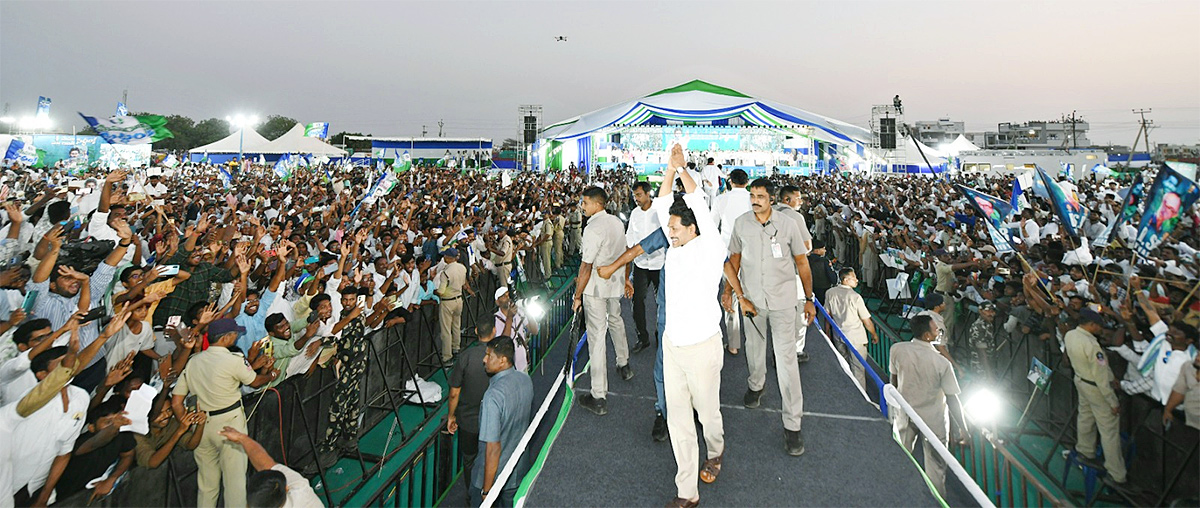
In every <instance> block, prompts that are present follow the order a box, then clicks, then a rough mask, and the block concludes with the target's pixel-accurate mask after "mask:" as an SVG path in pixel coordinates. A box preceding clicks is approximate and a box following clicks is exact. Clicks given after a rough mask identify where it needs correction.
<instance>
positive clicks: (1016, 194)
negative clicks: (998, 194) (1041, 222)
mask: <svg viewBox="0 0 1200 508" xmlns="http://www.w3.org/2000/svg"><path fill="white" fill-rule="evenodd" d="M1024 193H1025V187H1022V186H1021V178H1020V177H1017V179H1016V180H1013V190H1012V196H1011V197H1009V198H1008V205H1009V206H1011V207H1012V209H1013V211H1014V212H1017V213H1021V210H1023V209H1024V207H1023V206H1021V201H1022V198H1023V197H1024V195H1023V194H1024Z"/></svg>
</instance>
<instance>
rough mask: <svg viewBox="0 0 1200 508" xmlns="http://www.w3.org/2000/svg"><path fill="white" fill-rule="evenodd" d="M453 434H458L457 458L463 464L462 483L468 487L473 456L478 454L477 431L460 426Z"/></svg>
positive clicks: (472, 468) (473, 468)
mask: <svg viewBox="0 0 1200 508" xmlns="http://www.w3.org/2000/svg"><path fill="white" fill-rule="evenodd" d="M455 434H458V459H459V460H461V461H462V464H463V485H466V486H467V487H470V486H471V478H472V472H473V471H474V470H475V458H476V457H478V456H479V431H478V430H477V431H475V432H470V431H467V430H465V429H463V428H462V427H461V426H460V427H459V428H458V432H455ZM502 467H503V466H502ZM496 474H499V472H497V473H496ZM468 490H470V489H468ZM469 503H470V502H469V501H468V504H469Z"/></svg>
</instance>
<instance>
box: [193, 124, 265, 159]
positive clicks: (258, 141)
mask: <svg viewBox="0 0 1200 508" xmlns="http://www.w3.org/2000/svg"><path fill="white" fill-rule="evenodd" d="M241 136H242V131H240V130H239V131H234V132H233V134H230V135H228V136H226V137H224V138H222V139H219V140H217V141H213V142H212V143H209V144H207V145H204V146H198V147H196V148H193V149H191V150H188V152H190V153H238V152H239V151H240V152H242V153H254V154H258V153H263V152H262V150H261V148H262V147H263V146H264V145H266V144H267V143H270V142H269V141H267V138H264V137H263V136H262V134H259V133H258V132H257V131H255V130H254V129H247V130H246V137H245V138H242V137H241ZM239 147H240V150H239Z"/></svg>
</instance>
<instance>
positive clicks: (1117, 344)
mask: <svg viewBox="0 0 1200 508" xmlns="http://www.w3.org/2000/svg"><path fill="white" fill-rule="evenodd" d="M1148 173H1151V174H1149V175H1147V176H1148V177H1147V178H1146V179H1145V181H1147V182H1149V181H1153V178H1151V177H1152V176H1153V175H1152V173H1153V170H1148ZM1013 181H1014V177H1013V176H1009V175H993V176H989V175H980V174H976V175H961V176H957V177H952V178H950V179H940V178H939V179H934V178H903V177H900V178H876V179H871V180H853V179H842V178H829V177H818V178H812V179H803V180H800V181H798V182H797V185H799V186H800V188H801V192H802V194H803V195H804V196H805V201H806V206H805V209H806V210H807V213H810V214H811V217H812V223H813V224H814V235H815V236H816V237H817V238H819V239H822V240H824V241H827V242H828V244H829V245H830V246H831V247H832V248H831V249H830V253H829V254H830V257H831V258H832V259H835V260H837V262H838V264H840V265H842V266H844V267H853V268H855V269H857V274H856V273H852V272H849V271H848V270H847V271H846V272H843V273H842V274H840V277H839V278H840V282H841V283H842V286H843V287H847V286H848V287H853V286H855V285H857V284H862V285H863V286H864V287H863V288H861V289H860V291H859V292H861V293H863V294H869V295H872V296H874V297H875V298H879V299H882V300H887V299H889V298H891V299H898V300H901V301H902V302H903V303H904V304H913V305H914V308H911V309H910V308H907V307H906V306H895V307H893V308H895V309H896V312H897V313H899V314H902V315H904V316H905V317H909V318H912V321H911V322H912V323H913V325H912V326H910V329H911V333H912V335H913V336H914V337H915V339H914V342H916V338H919V336H920V335H921V333H920V327H919V326H916V324H915V323H916V319H920V317H921V316H929V320H928V321H929V322H930V323H931V325H932V328H933V330H932V332H931V333H932V335H933V339H931V340H932V344H934V345H935V347H936V349H937V350H938V351H939V353H940V354H941V356H942V357H943V358H944V359H945V360H947V361H948V362H949V363H950V364H951V365H952V366H953V369H954V372H955V373H956V374H957V376H958V378H959V379H963V378H965V379H966V383H967V384H970V385H971V386H972V388H973V389H975V390H976V391H978V390H979V389H982V388H990V389H991V390H993V391H995V392H998V393H999V394H1000V395H1001V396H1003V397H1004V398H1007V399H1009V400H1010V403H1012V404H1015V405H1016V408H1017V411H1014V414H1017V413H1019V409H1020V406H1021V405H1022V404H1023V403H1024V402H1025V400H1026V399H1027V398H1028V397H1029V396H1030V394H1031V393H1032V392H1033V391H1034V389H1035V386H1034V384H1031V383H1029V381H1027V379H1026V378H1027V376H1028V375H1029V372H1030V371H1031V369H1032V364H1033V363H1034V362H1035V361H1036V362H1037V364H1038V366H1039V367H1040V366H1045V367H1047V368H1049V369H1052V372H1053V373H1054V377H1053V378H1051V381H1053V382H1054V383H1057V384H1058V386H1057V387H1056V388H1055V389H1053V390H1050V394H1051V396H1050V397H1048V399H1047V400H1048V403H1047V404H1045V405H1044V406H1043V405H1041V404H1039V405H1038V406H1037V407H1039V408H1045V409H1043V410H1044V411H1045V412H1046V414H1047V416H1048V417H1049V419H1051V420H1054V421H1055V422H1054V425H1057V426H1059V428H1061V427H1070V426H1074V427H1075V432H1074V433H1071V434H1068V435H1069V436H1070V435H1073V438H1068V441H1066V442H1065V443H1063V444H1064V446H1065V447H1067V448H1068V449H1071V450H1073V452H1074V455H1077V456H1078V460H1079V461H1080V462H1081V463H1083V464H1085V465H1087V466H1088V467H1093V468H1094V469H1096V470H1098V471H1103V472H1105V473H1106V474H1105V481H1106V483H1107V484H1108V485H1110V486H1112V487H1113V488H1114V489H1115V490H1117V491H1119V495H1121V496H1123V497H1124V499H1126V500H1128V501H1130V502H1133V501H1138V500H1141V499H1144V498H1141V497H1138V495H1139V493H1142V494H1144V493H1146V492H1155V497H1152V498H1151V499H1157V496H1158V495H1160V494H1161V495H1164V496H1167V497H1168V498H1170V497H1171V496H1177V495H1180V493H1182V495H1184V496H1186V495H1187V494H1186V493H1188V492H1189V491H1190V492H1192V493H1193V494H1194V492H1195V488H1196V483H1195V481H1184V482H1183V483H1182V484H1180V485H1177V486H1176V489H1177V490H1176V492H1175V493H1168V492H1161V491H1162V490H1163V486H1165V485H1168V483H1169V482H1161V483H1160V482H1159V480H1160V479H1162V478H1164V477H1166V478H1169V477H1170V475H1172V474H1174V473H1175V471H1191V472H1192V473H1193V474H1191V475H1190V477H1191V478H1193V480H1194V477H1195V475H1194V473H1195V471H1196V465H1195V461H1194V460H1192V461H1191V462H1190V463H1188V462H1185V461H1184V459H1185V457H1186V452H1185V453H1184V455H1180V456H1178V457H1171V458H1169V459H1168V463H1172V464H1175V465H1173V466H1170V467H1167V468H1165V470H1164V469H1163V468H1161V467H1160V466H1158V465H1157V462H1158V461H1160V460H1163V457H1162V455H1161V454H1155V453H1147V452H1143V453H1141V454H1139V456H1138V458H1137V459H1138V460H1141V461H1143V462H1142V463H1143V464H1146V465H1150V464H1154V465H1155V466H1154V467H1150V466H1147V467H1144V468H1141V470H1142V471H1145V472H1146V473H1145V474H1143V475H1142V477H1141V478H1138V477H1137V475H1135V474H1130V473H1129V471H1131V470H1130V469H1129V468H1128V467H1127V466H1126V464H1125V459H1124V458H1125V456H1126V453H1125V451H1126V450H1128V449H1129V448H1130V447H1131V446H1136V444H1137V443H1139V442H1140V443H1143V445H1142V447H1141V449H1142V450H1148V449H1163V448H1162V447H1161V446H1160V445H1158V444H1157V443H1156V441H1158V440H1160V439H1166V440H1168V441H1170V442H1172V443H1174V444H1177V445H1178V446H1181V447H1182V448H1183V449H1184V450H1187V449H1189V447H1194V446H1195V444H1196V442H1197V439H1196V438H1197V434H1196V431H1195V429H1200V391H1198V390H1197V388H1196V386H1197V381H1198V379H1200V377H1198V376H1200V373H1198V369H1197V366H1196V365H1195V364H1194V361H1195V358H1196V345H1197V344H1196V341H1197V340H1200V339H1198V338H1197V333H1196V326H1197V324H1200V301H1198V300H1197V299H1196V295H1195V294H1194V290H1195V287H1196V280H1197V273H1200V272H1198V270H1200V258H1198V257H1197V253H1198V251H1197V247H1198V245H1200V244H1198V242H1200V230H1198V227H1197V226H1198V225H1200V216H1198V215H1197V211H1196V209H1195V208H1194V207H1193V209H1191V210H1183V211H1182V213H1181V214H1180V222H1179V223H1178V224H1177V225H1176V227H1175V228H1174V229H1173V230H1172V231H1170V232H1169V234H1168V235H1167V237H1166V238H1165V241H1164V242H1163V243H1162V244H1161V245H1160V246H1159V247H1158V248H1157V249H1156V250H1154V251H1153V252H1152V253H1151V255H1150V256H1146V257H1139V256H1136V255H1135V254H1134V251H1133V249H1132V245H1133V244H1134V242H1135V241H1136V236H1137V230H1138V224H1139V220H1140V215H1135V216H1134V217H1133V219H1132V220H1126V221H1123V222H1122V223H1120V224H1119V226H1120V227H1116V228H1114V229H1115V231H1113V234H1112V236H1113V239H1112V242H1111V245H1109V246H1108V247H1107V248H1103V247H1099V246H1096V243H1097V241H1098V240H1103V235H1105V232H1106V231H1108V230H1109V226H1111V225H1113V223H1114V221H1116V220H1118V218H1119V217H1120V216H1121V214H1122V209H1123V208H1124V206H1125V205H1124V203H1123V197H1124V196H1125V194H1123V193H1122V192H1121V190H1122V188H1123V187H1127V186H1128V185H1129V184H1128V183H1124V184H1122V183H1119V182H1117V181H1116V180H1114V179H1104V180H1101V179H1087V180H1081V181H1078V182H1074V181H1069V180H1066V179H1063V180H1062V181H1061V182H1060V185H1062V186H1063V187H1065V188H1067V189H1069V190H1070V191H1073V192H1075V193H1076V195H1077V196H1078V199H1079V202H1080V204H1081V205H1082V206H1083V207H1084V208H1085V209H1086V210H1087V211H1088V214H1087V218H1086V219H1085V220H1084V222H1083V224H1082V226H1081V227H1080V228H1078V234H1079V237H1078V238H1076V237H1074V236H1072V235H1071V234H1070V232H1069V231H1068V230H1067V228H1065V227H1064V226H1063V225H1062V221H1061V220H1060V219H1059V217H1058V216H1057V215H1056V214H1055V212H1054V208H1053V207H1052V205H1051V201H1050V200H1049V199H1048V196H1042V197H1041V198H1039V197H1035V196H1033V193H1027V194H1025V196H1026V197H1024V198H1021V199H1019V200H1016V201H1017V203H1018V205H1019V206H1020V207H1021V208H1020V209H1019V210H1018V211H1017V213H1015V214H1014V217H1013V219H1012V220H1011V222H1010V223H1009V224H1007V225H1006V226H1007V230H1008V231H1006V232H1005V233H1006V234H1009V235H1011V245H1012V246H1013V247H1014V249H1015V251H1016V252H1013V253H1003V252H1001V253H1000V254H997V249H996V246H995V245H994V244H993V242H992V240H991V237H990V236H989V233H988V231H987V229H986V227H985V225H984V221H983V220H977V217H975V216H974V214H973V213H972V212H971V211H970V207H969V206H968V205H967V204H966V198H965V197H964V196H963V195H962V194H961V193H960V192H958V191H956V190H955V187H954V185H955V184H958V185H962V186H966V187H971V188H974V189H978V190H980V191H981V192H984V193H988V194H991V195H993V196H998V197H1000V198H1001V199H1004V200H1006V201H1007V200H1008V198H1009V196H1010V195H1011V194H1012V192H1013ZM1027 192H1028V191H1027ZM914 281H927V282H926V283H925V284H919V283H917V284H914ZM902 286H903V287H902ZM907 290H911V296H910V294H909V292H906V291H907ZM826 303H827V307H829V308H830V312H831V314H832V313H834V311H833V307H834V306H835V303H836V302H835V301H834V300H833V299H832V295H831V300H830V301H828V302H826ZM922 309H923V310H922ZM835 320H837V321H839V324H840V323H843V322H844V323H846V325H844V326H843V329H855V330H859V331H861V330H863V328H864V327H863V326H861V325H858V323H859V322H861V323H865V324H866V326H867V327H871V326H872V324H871V319H870V314H869V313H868V312H867V311H866V309H865V308H859V309H857V311H856V313H855V314H853V315H852V316H849V317H846V318H844V319H836V316H835ZM868 331H871V332H872V335H873V336H874V337H873V338H872V342H878V340H879V339H878V334H875V333H873V332H874V330H873V329H870V330H868ZM847 335H848V336H849V337H857V340H855V339H854V338H852V339H851V340H852V341H855V342H857V344H856V346H858V347H859V348H860V352H861V353H862V354H863V355H864V356H866V355H867V353H868V352H871V353H874V356H875V357H876V360H878V361H879V364H880V365H887V364H888V362H887V361H886V360H887V356H884V355H885V350H883V349H875V350H871V349H872V348H871V347H869V346H867V335H866V333H857V334H854V333H847ZM868 350H871V351H868ZM895 355H896V352H895V350H893V351H892V352H891V357H892V358H891V360H890V361H891V363H893V364H894V363H895V362H896V361H897V360H896V358H895ZM891 371H892V374H893V376H895V374H896V371H895V369H894V368H893V369H891ZM901 377H903V375H902V376H901ZM860 379H861V378H860ZM894 380H895V378H894V377H893V382H895V381H894ZM1118 380H1119V381H1118ZM900 381H901V386H900V389H901V392H902V393H904V395H905V396H906V397H909V394H908V393H905V390H904V387H903V380H902V379H901V380H900ZM964 386H966V384H964ZM953 391H957V387H954V389H953V390H951V391H947V392H946V393H947V394H949V393H951V392H953ZM1073 393H1074V395H1072V394H1073ZM909 398H910V401H911V399H912V398H911V397H909ZM1075 400H1077V401H1078V402H1075ZM918 411H920V409H919V408H918ZM944 412H945V408H943V407H935V408H934V410H933V411H930V412H929V414H930V415H931V416H930V417H929V418H926V420H927V422H928V421H929V420H930V419H933V421H937V422H941V421H943V420H944V416H943V415H944ZM934 413H937V414H936V416H934V415H933V414H934ZM1184 414H1186V427H1185V426H1183V425H1179V426H1178V427H1180V428H1176V429H1174V430H1173V431H1172V430H1171V428H1172V423H1173V422H1175V421H1176V420H1177V419H1179V420H1183V419H1184V418H1183V417H1182V415H1184ZM923 416H924V415H923ZM1026 421H1028V420H1026ZM1007 423H1009V424H1013V423H1015V418H1014V421H1012V422H1007ZM1189 427H1190V428H1189ZM1053 430H1054V431H1057V430H1058V429H1057V428H1055V429H1053ZM1122 434H1125V435H1126V436H1128V437H1127V439H1126V441H1124V442H1123V441H1122V439H1121V435H1122ZM1097 436H1099V441H1100V448H1101V449H1102V450H1103V451H1104V453H1103V459H1102V460H1100V459H1098V455H1097V446H1096V442H1097ZM1157 436H1162V437H1161V438H1160V437H1157ZM1168 448H1169V447H1168ZM1164 453H1167V452H1164ZM928 455H929V454H927V456H928ZM1176 461H1178V462H1176ZM1155 468H1157V469H1155ZM1150 471H1156V472H1150ZM1181 477H1182V478H1189V475H1188V474H1183V475H1181Z"/></svg>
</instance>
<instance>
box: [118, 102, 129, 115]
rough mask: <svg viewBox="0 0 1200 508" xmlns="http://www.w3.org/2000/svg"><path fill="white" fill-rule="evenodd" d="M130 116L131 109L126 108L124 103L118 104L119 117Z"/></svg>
mask: <svg viewBox="0 0 1200 508" xmlns="http://www.w3.org/2000/svg"><path fill="white" fill-rule="evenodd" d="M128 114H129V108H126V107H125V103H124V102H118V103H117V116H126V115H128Z"/></svg>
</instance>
